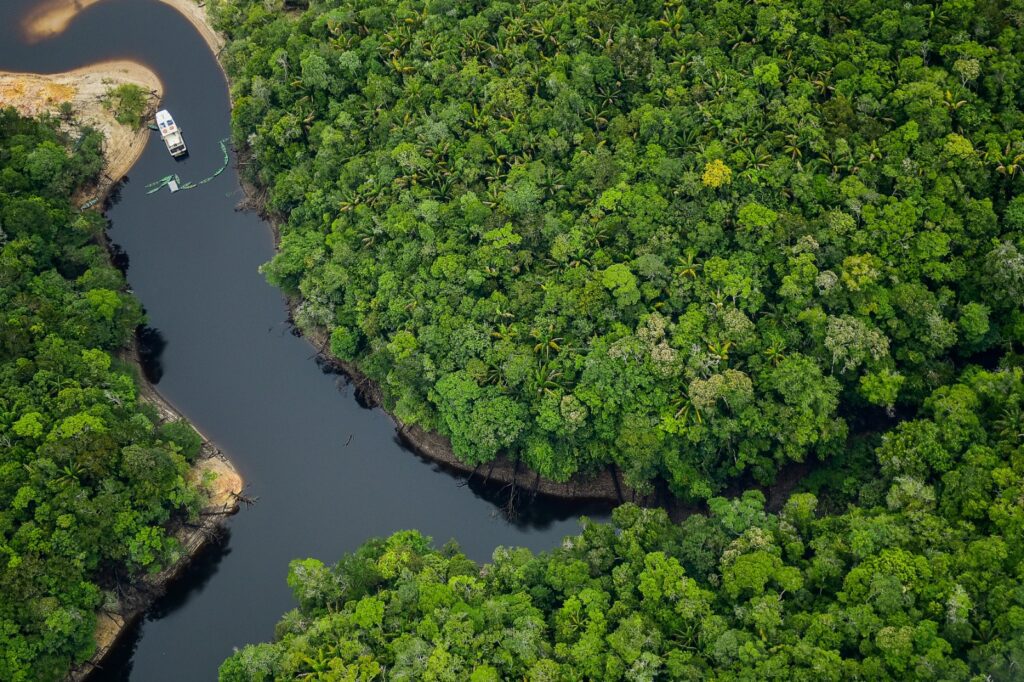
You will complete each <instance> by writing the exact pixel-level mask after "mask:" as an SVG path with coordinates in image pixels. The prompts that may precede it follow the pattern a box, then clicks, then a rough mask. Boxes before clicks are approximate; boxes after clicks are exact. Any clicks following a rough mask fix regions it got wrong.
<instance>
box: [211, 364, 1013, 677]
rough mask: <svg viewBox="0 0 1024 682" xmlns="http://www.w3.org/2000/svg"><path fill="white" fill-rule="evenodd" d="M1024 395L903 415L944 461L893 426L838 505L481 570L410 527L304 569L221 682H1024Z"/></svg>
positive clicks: (506, 559) (755, 513)
mask: <svg viewBox="0 0 1024 682" xmlns="http://www.w3.org/2000/svg"><path fill="white" fill-rule="evenodd" d="M1022 404H1024V372H1022V371H1021V370H1019V369H1016V370H1004V371H997V372H985V371H977V370H972V371H969V372H968V373H967V374H965V376H964V377H963V379H962V381H961V382H960V383H957V384H955V385H953V386H951V387H947V388H943V389H939V390H938V391H936V392H934V393H933V394H932V396H931V397H930V398H929V400H928V401H927V402H926V405H927V407H926V410H925V411H926V413H927V416H925V417H922V418H921V419H919V420H915V421H912V422H908V423H907V427H908V429H909V430H910V431H913V432H915V433H928V434H932V436H931V437H933V438H934V439H935V440H936V441H937V443H936V447H942V448H944V449H945V451H946V456H945V457H943V458H937V459H935V458H933V459H930V460H928V461H924V460H922V459H921V458H919V457H918V456H916V455H915V454H913V453H912V452H909V451H904V450H903V446H902V445H898V444H895V443H894V442H892V441H890V440H887V441H886V443H885V445H883V446H882V448H880V449H879V452H878V456H879V457H880V458H881V459H882V460H883V463H884V464H885V470H886V471H887V472H888V474H887V475H886V476H885V477H884V479H883V480H882V483H883V485H884V486H885V487H887V488H888V493H887V494H886V495H885V503H884V504H882V505H861V506H856V505H854V506H851V507H850V508H848V509H847V510H846V511H845V512H843V513H841V514H838V515H832V516H828V515H823V516H819V515H818V509H817V507H818V500H817V498H816V497H815V496H814V495H811V494H809V493H802V494H797V495H793V496H792V497H791V498H790V499H789V501H788V502H787V503H786V505H785V506H784V507H783V509H782V510H781V511H780V512H779V513H778V514H770V513H768V512H766V511H765V509H764V502H765V498H764V496H763V495H762V494H761V493H759V492H748V493H746V494H744V495H743V496H741V497H740V498H738V499H735V500H726V499H723V498H713V499H712V500H711V501H710V505H709V506H710V508H711V511H710V514H708V515H707V516H701V515H695V516H691V517H690V518H688V519H687V520H685V521H683V522H682V523H681V524H679V525H676V524H673V523H671V522H670V521H669V520H668V518H667V516H666V514H665V513H664V512H663V511H661V510H645V509H640V508H637V507H634V506H630V505H626V506H623V507H620V508H618V509H616V510H615V512H614V513H613V515H612V519H613V520H612V523H611V524H607V525H602V524H594V523H591V522H589V521H586V520H584V521H583V531H582V533H581V534H580V535H578V536H575V537H570V538H566V539H565V540H564V541H563V543H562V546H561V547H560V548H559V549H556V550H554V551H552V552H549V553H544V554H540V555H537V556H534V555H532V554H531V553H530V552H529V551H527V550H523V549H507V548H499V549H497V550H496V551H495V552H494V555H493V560H492V562H491V563H490V564H487V565H484V566H482V567H478V566H476V565H475V564H472V563H470V562H468V561H467V560H466V558H465V557H464V556H463V555H462V554H461V553H459V552H458V551H456V550H454V549H453V548H452V547H450V546H449V547H446V548H445V549H444V550H442V551H436V550H433V549H430V547H429V545H428V544H427V541H426V540H425V539H424V538H423V537H422V536H420V535H418V534H416V533H408V532H405V533H399V534H396V535H394V536H392V537H391V538H390V539H387V540H374V541H371V542H370V543H368V544H367V545H365V546H363V547H362V548H361V549H359V550H358V551H357V552H356V553H355V554H353V555H351V556H348V557H345V558H344V559H343V560H342V561H341V562H340V563H339V564H337V565H336V566H334V567H333V568H328V567H326V566H324V565H323V564H322V563H320V562H319V561H316V560H313V559H307V560H305V561H297V562H294V563H293V564H292V570H291V572H290V574H289V584H291V585H292V588H293V589H294V590H295V592H296V596H297V598H298V600H299V605H300V606H299V611H298V612H293V613H292V614H289V615H288V616H287V617H286V618H285V619H284V620H282V621H281V624H280V625H279V626H278V631H277V641H276V642H275V643H273V644H260V645H256V646H250V647H246V648H244V649H243V650H241V651H240V652H238V653H236V654H235V655H234V656H232V657H231V658H230V659H228V660H227V661H226V662H225V663H224V664H223V665H222V667H221V670H220V679H221V680H222V682H251V681H256V680H260V681H263V680H292V679H304V678H307V677H316V676H317V675H318V674H320V675H322V676H324V677H330V679H363V680H370V679H385V678H386V679H396V680H407V679H408V680H414V679H415V680H420V679H423V680H444V679H451V680H464V679H470V680H496V679H504V680H520V679H526V680H563V681H567V682H568V681H574V680H581V681H582V680H596V679H600V680H608V681H614V680H767V679H779V680H815V681H817V680H836V681H838V680H856V679H873V680H922V681H925V680H936V679H943V680H961V681H963V682H967V681H969V680H970V681H973V680H980V679H991V680H1006V681H1010V680H1015V679H1019V677H1020V675H1019V666H1020V660H1021V656H1022V655H1024V586H1022V584H1021V582H1020V570H1021V567H1022V566H1024V543H1022V541H1024V508H1022V507H1021V505H1020V500H1021V496H1022V495H1024V457H1022V455H1024V451H1022V449H1021V448H1022V446H1024V433H1022V432H1021V430H1020V428H1019V427H1020V423H1021V422H1020V410H1021V406H1022ZM964 420H966V421H964ZM1013 420H1016V421H1013ZM949 421H954V422H960V424H959V425H958V426H957V425H953V426H951V425H950V424H948V423H947V422H949ZM1011 422H1012V424H1011ZM965 428H969V429H970V433H969V434H965V433H964V429H965ZM327 671H329V672H327Z"/></svg>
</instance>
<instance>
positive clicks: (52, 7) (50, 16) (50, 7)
mask: <svg viewBox="0 0 1024 682" xmlns="http://www.w3.org/2000/svg"><path fill="white" fill-rule="evenodd" d="M159 1H160V2H162V3H164V4H166V5H170V6H171V7H173V8H174V9H176V10H178V12H179V13H181V15H182V16H184V17H185V18H186V19H188V20H189V22H190V23H191V24H192V25H193V26H195V28H196V30H197V31H199V35H201V36H202V37H203V40H205V41H206V44H207V45H209V46H210V49H211V50H213V53H214V54H217V53H218V52H220V51H221V49H223V47H224V38H223V37H222V36H221V35H220V34H218V33H217V32H216V31H214V30H213V27H212V26H210V22H209V21H208V20H207V17H206V6H205V3H204V4H203V5H199V4H196V3H195V2H193V0H159ZM98 2H102V0H48V1H46V2H42V3H40V4H39V6H38V7H37V8H36V9H35V10H34V11H33V12H32V13H30V14H29V15H28V16H26V17H25V21H24V22H23V23H22V29H23V31H24V35H25V37H26V38H27V39H28V41H29V42H32V43H34V42H38V41H40V40H44V39H46V38H51V37H53V36H55V35H57V34H58V33H61V32H62V31H64V29H66V28H67V27H68V25H69V24H70V23H71V22H72V21H73V20H74V18H75V17H76V16H77V15H78V14H79V13H80V12H82V11H83V10H85V9H86V8H88V7H89V6H91V5H95V4H96V3H98Z"/></svg>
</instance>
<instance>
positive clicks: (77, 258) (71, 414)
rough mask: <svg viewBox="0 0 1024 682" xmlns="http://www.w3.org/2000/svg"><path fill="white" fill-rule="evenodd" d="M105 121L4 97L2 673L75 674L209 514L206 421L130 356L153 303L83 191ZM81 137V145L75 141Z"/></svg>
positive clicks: (0, 178)
mask: <svg viewBox="0 0 1024 682" xmlns="http://www.w3.org/2000/svg"><path fill="white" fill-rule="evenodd" d="M101 145H102V136H101V135H100V134H99V133H97V132H95V131H90V130H88V129H86V130H84V131H82V134H81V136H80V137H79V138H78V139H74V140H72V139H68V138H67V136H66V135H64V134H63V133H61V132H59V131H58V123H57V122H56V121H54V120H51V119H46V118H43V119H28V118H21V117H20V116H19V115H18V114H17V113H16V112H15V111H14V110H13V109H0V679H2V680H9V681H11V682H22V681H29V680H31V681H37V680H61V679H64V678H65V676H66V674H67V672H68V669H69V667H70V666H71V665H72V664H74V663H78V662H81V661H83V660H86V659H87V658H89V657H90V656H91V655H92V654H93V652H94V650H95V642H94V640H93V632H94V629H95V625H96V612H97V610H98V609H100V608H104V607H112V606H113V605H114V603H115V600H116V594H115V591H114V588H115V587H116V586H117V585H118V583H120V582H122V581H123V580H124V579H125V578H128V579H130V578H131V577H133V576H136V575H138V574H139V573H140V572H144V571H155V570H158V569H159V568H160V567H161V566H162V565H165V564H166V563H167V562H169V561H172V560H174V559H176V558H178V556H180V553H181V548H180V546H179V545H178V543H177V541H176V540H174V539H173V538H171V537H169V535H168V533H167V532H166V530H165V526H166V525H167V523H168V521H169V520H170V519H171V518H172V515H176V516H177V517H181V516H183V515H187V514H197V513H198V511H199V502H200V498H199V493H198V491H197V490H196V489H195V488H194V487H193V486H192V485H190V484H188V483H187V482H186V477H185V474H186V472H187V470H188V461H189V460H190V459H191V458H193V457H195V455H196V454H197V453H198V450H199V437H198V435H197V434H196V433H195V431H193V430H192V428H191V427H189V426H187V425H186V424H184V423H181V422H174V423H169V424H166V425H162V426H161V425H160V422H159V419H158V417H157V415H156V413H155V411H153V410H152V409H150V408H149V407H148V406H146V405H142V404H140V403H139V402H138V391H137V389H136V384H135V379H134V373H133V368H132V367H130V366H128V365H126V364H124V363H123V362H122V361H120V360H118V359H117V357H116V356H115V354H116V353H118V351H119V350H121V349H123V348H126V347H127V346H128V345H129V344H130V343H131V339H132V335H133V333H134V331H135V328H136V326H138V325H139V324H141V323H142V321H143V314H142V309H141V306H140V305H139V303H138V302H137V301H136V300H135V299H134V298H133V297H132V296H130V295H129V294H127V293H125V291H124V289H125V282H124V277H123V276H122V274H121V273H120V272H119V271H118V270H116V269H115V268H114V267H112V266H111V265H110V263H109V258H108V255H107V252H106V250H105V246H104V242H103V241H102V232H103V230H104V228H105V227H106V221H105V219H104V218H103V216H102V215H100V214H99V213H96V212H93V211H86V212H81V211H79V210H78V209H77V208H75V207H74V206H73V205H72V203H71V200H70V199H71V194H72V192H73V191H74V190H75V189H76V188H77V187H79V186H80V185H82V184H83V183H85V182H86V181H89V180H92V179H93V178H94V177H95V176H96V175H97V174H98V173H99V172H100V169H101V168H102V165H103V158H102V146H101ZM71 149H73V151H69V150H71Z"/></svg>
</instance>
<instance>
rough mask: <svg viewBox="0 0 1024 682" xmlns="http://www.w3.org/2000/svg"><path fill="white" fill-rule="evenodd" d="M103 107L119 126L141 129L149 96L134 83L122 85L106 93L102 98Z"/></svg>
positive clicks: (147, 107)
mask: <svg viewBox="0 0 1024 682" xmlns="http://www.w3.org/2000/svg"><path fill="white" fill-rule="evenodd" d="M103 106H104V107H106V108H107V109H109V110H110V111H112V112H113V113H114V118H115V119H116V120H117V122H118V123H120V124H121V125H126V126H131V127H132V128H141V127H142V126H143V125H144V124H145V122H146V118H145V117H146V112H147V111H148V110H149V96H148V93H146V91H145V90H144V89H143V88H141V87H140V86H138V85H135V84H134V83H122V84H121V85H118V86H117V87H114V88H111V89H110V90H108V91H107V94H106V95H104V97H103Z"/></svg>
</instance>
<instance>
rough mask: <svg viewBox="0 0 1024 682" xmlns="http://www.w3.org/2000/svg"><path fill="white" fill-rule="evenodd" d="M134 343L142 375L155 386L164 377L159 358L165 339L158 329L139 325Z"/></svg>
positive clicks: (164, 346) (164, 345)
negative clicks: (137, 350)
mask: <svg viewBox="0 0 1024 682" xmlns="http://www.w3.org/2000/svg"><path fill="white" fill-rule="evenodd" d="M135 341H136V345H137V347H138V349H139V364H141V365H142V373H143V374H144V375H145V376H146V380H147V381H148V382H149V383H151V384H153V385H154V386H155V385H156V384H159V383H160V379H162V378H163V376H164V368H163V365H162V364H161V362H160V356H161V355H163V352H164V349H165V348H166V347H167V339H165V338H164V335H163V334H161V333H160V330H159V329H157V328H155V327H149V326H147V325H140V326H139V327H138V328H137V329H136V330H135Z"/></svg>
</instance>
